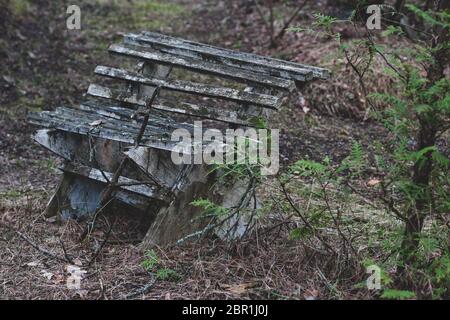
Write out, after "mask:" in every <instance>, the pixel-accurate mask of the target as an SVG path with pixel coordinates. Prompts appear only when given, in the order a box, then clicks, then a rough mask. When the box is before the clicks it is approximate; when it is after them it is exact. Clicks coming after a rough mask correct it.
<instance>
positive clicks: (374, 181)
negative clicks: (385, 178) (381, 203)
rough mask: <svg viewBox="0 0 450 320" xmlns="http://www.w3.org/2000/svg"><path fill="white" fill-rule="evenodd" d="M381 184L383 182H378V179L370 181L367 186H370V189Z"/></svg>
mask: <svg viewBox="0 0 450 320" xmlns="http://www.w3.org/2000/svg"><path fill="white" fill-rule="evenodd" d="M380 182H381V180H378V179H370V180H369V181H368V182H367V185H368V186H370V187H373V186H375V185H377V184H379V183H380Z"/></svg>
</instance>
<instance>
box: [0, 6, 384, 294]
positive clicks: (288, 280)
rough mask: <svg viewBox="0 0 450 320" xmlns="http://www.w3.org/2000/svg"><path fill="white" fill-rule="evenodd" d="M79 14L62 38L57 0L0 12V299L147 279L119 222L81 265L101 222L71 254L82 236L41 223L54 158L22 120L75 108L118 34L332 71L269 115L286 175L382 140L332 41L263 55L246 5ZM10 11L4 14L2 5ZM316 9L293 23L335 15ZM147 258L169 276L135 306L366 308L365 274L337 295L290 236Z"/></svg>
mask: <svg viewBox="0 0 450 320" xmlns="http://www.w3.org/2000/svg"><path fill="white" fill-rule="evenodd" d="M78 2H79V3H80V7H81V10H82V29H81V30H80V31H67V30H66V28H65V18H66V13H65V11H66V8H67V2H65V1H51V2H50V1H43V0H38V1H32V2H31V1H30V2H28V1H25V0H23V1H5V0H0V9H2V10H1V12H0V15H3V17H1V16H0V27H1V30H6V31H5V32H2V34H1V35H0V57H1V61H2V64H1V66H0V68H2V70H1V72H0V88H1V94H0V133H1V138H0V219H1V220H2V221H3V222H5V223H7V224H8V225H10V226H12V227H13V228H14V230H11V229H5V228H0V230H1V231H0V299H72V298H81V299H124V298H127V297H129V295H130V294H131V293H133V292H134V291H135V290H138V289H139V288H142V287H143V286H145V285H146V284H147V283H148V282H149V281H152V278H150V276H149V274H148V273H147V272H146V271H145V269H144V268H143V267H142V261H143V253H142V251H141V250H140V249H139V247H138V246H137V245H136V243H135V241H133V239H128V240H127V234H126V232H127V231H125V230H126V228H127V227H129V225H126V222H124V226H123V228H122V229H121V228H120V227H117V230H113V234H112V237H111V241H110V242H108V243H107V245H106V246H105V247H104V248H103V250H102V252H101V254H100V255H99V257H98V258H97V259H96V260H95V261H94V262H93V263H92V264H91V265H90V266H87V264H88V262H89V260H90V257H91V256H92V253H93V252H94V251H95V249H96V246H98V245H99V243H100V242H101V239H102V238H103V237H104V230H106V226H107V224H108V221H106V220H105V221H102V223H101V225H99V227H98V230H97V231H96V232H95V233H94V234H93V239H92V241H90V242H89V243H81V244H80V243H78V242H77V235H78V234H79V232H80V230H81V228H82V226H81V224H78V223H77V222H75V221H69V222H67V223H65V224H64V225H59V224H56V223H55V221H54V220H52V219H46V218H44V217H43V216H42V212H43V209H44V208H45V205H46V202H47V201H48V199H49V197H50V196H51V194H52V191H53V190H54V189H55V187H56V184H57V182H58V179H59V177H60V176H59V173H58V170H57V169H56V168H57V165H58V163H59V160H58V159H57V158H56V157H54V156H53V155H52V154H50V153H49V152H47V151H45V150H44V149H43V148H41V147H39V146H38V145H37V144H35V143H33V141H32V139H31V134H32V132H33V130H35V128H33V127H31V126H30V125H28V124H27V122H26V114H27V112H29V111H36V110H49V109H53V108H55V107H56V106H60V105H65V104H68V105H70V104H75V103H77V102H79V101H81V100H82V99H83V94H84V92H85V91H86V88H87V86H88V84H89V82H90V81H91V80H92V78H93V69H94V68H95V66H96V65H97V64H100V63H102V64H104V63H106V62H105V61H109V60H108V59H110V58H109V57H108V54H107V52H106V48H107V46H108V44H110V43H112V42H114V41H118V40H119V39H120V37H121V35H122V34H123V33H124V32H129V31H140V30H144V29H146V30H151V31H158V32H162V33H166V34H171V35H176V36H180V37H184V38H188V39H192V40H196V41H199V42H206V43H211V44H214V45H218V46H223V47H229V48H232V49H236V50H241V51H248V52H256V53H259V54H264V55H270V56H274V57H279V58H284V59H289V60H293V61H299V62H300V61H301V62H302V63H305V64H311V65H317V66H321V67H327V68H331V69H333V71H334V73H335V77H334V78H333V80H330V81H329V82H318V83H314V84H312V85H311V86H309V87H307V88H305V90H304V92H303V96H302V95H300V94H297V95H294V96H293V97H292V98H291V100H290V102H289V103H287V104H286V105H285V106H284V107H283V109H282V110H281V111H280V112H279V113H278V114H277V115H276V116H275V119H274V121H273V125H272V126H273V127H279V128H280V129H281V154H282V163H283V166H286V165H288V164H291V163H293V162H294V161H296V160H298V159H300V158H305V157H309V158H311V159H315V160H321V159H323V158H324V157H325V156H329V157H330V158H331V159H332V160H333V161H336V162H337V161H339V160H342V159H343V158H344V157H345V156H346V155H347V154H348V152H349V150H350V147H351V143H352V141H353V140H357V141H360V142H361V143H362V144H363V145H370V144H371V142H372V141H374V140H382V139H383V137H384V136H385V135H386V133H385V131H384V130H383V129H382V128H381V127H380V126H379V125H377V124H376V123H374V122H371V121H362V120H360V119H361V114H363V113H364V111H365V109H364V108H365V107H364V101H363V98H361V92H360V90H359V89H358V88H357V87H358V85H357V83H356V81H355V79H353V78H350V77H348V80H347V81H343V79H344V76H343V75H341V72H342V73H345V72H347V75H348V68H346V67H345V65H344V64H343V63H342V61H338V58H333V51H334V50H335V49H336V45H335V44H333V43H332V41H329V40H323V39H320V38H319V37H314V36H311V35H303V34H302V35H299V34H294V33H287V34H286V35H285V37H284V38H283V39H282V41H280V45H279V46H278V47H276V48H269V46H268V44H267V42H268V36H267V32H266V31H267V30H265V26H264V23H263V22H262V21H261V19H260V17H259V15H258V14H257V12H256V11H255V10H254V9H252V8H250V7H248V6H246V5H244V3H245V1H220V0H201V1H182V0H179V1H170V2H166V1H160V2H159V1H142V0H135V1H85V0H83V1H78ZM7 3H9V5H8V6H9V7H8V8H9V9H8V10H6V11H5V10H3V8H1V7H2V6H7ZM314 6H315V7H314V8H308V7H307V9H305V13H304V14H301V15H300V17H299V19H298V23H308V21H310V20H309V19H310V18H311V12H314V11H321V10H322V11H324V12H325V13H327V12H326V11H327V10H331V8H328V7H326V6H325V4H323V3H322V2H321V1H317V2H315V4H314ZM280 14H283V12H281V13H280ZM349 36H351V34H350V35H349ZM336 66H337V67H336ZM376 81H378V80H376ZM382 85H383V84H380V86H382ZM32 243H33V244H36V245H38V246H39V248H40V249H36V248H34V247H33V246H32ZM44 249H45V250H47V251H49V252H51V253H52V256H49V255H45V254H43V251H44ZM64 251H65V252H66V253H67V256H68V258H67V257H66V256H65V254H64ZM156 254H157V255H158V257H159V262H158V264H159V266H160V267H159V268H160V269H159V270H162V271H161V273H164V270H166V271H168V270H170V272H169V276H164V275H162V276H161V275H160V276H159V277H156V278H155V279H156V281H155V283H154V284H153V285H152V287H151V289H150V290H149V291H148V292H147V293H146V294H141V295H137V296H135V298H144V299H187V298H190V299H200V298H204V299H217V298H222V299H226V298H238V299H254V298H261V299H305V298H308V299H311V298H312V299H322V298H336V299H337V298H350V299H353V298H368V297H370V293H368V292H367V291H366V290H360V289H357V288H356V283H357V282H360V281H362V280H363V278H362V277H363V276H364V272H362V274H355V273H352V272H349V274H348V278H347V279H344V280H342V281H341V282H340V283H332V282H331V281H328V280H326V278H327V273H326V272H325V271H324V270H322V271H323V272H321V270H320V268H319V267H317V268H316V267H314V268H312V267H310V266H311V264H310V263H309V262H308V264H307V263H306V262H305V261H304V259H305V257H304V255H303V251H302V249H301V248H300V247H299V246H296V245H295V243H293V242H292V241H290V240H289V239H288V238H283V237H281V238H277V239H275V240H274V239H263V238H262V239H260V242H256V243H255V241H254V239H253V238H252V239H249V240H247V241H243V242H240V243H236V244H233V245H232V246H231V247H230V245H229V244H226V243H221V242H219V241H213V240H210V239H205V240H203V241H201V242H195V243H187V244H184V245H182V246H176V247H170V248H157V249H156ZM68 260H70V262H71V263H69V261H68ZM68 264H76V265H79V266H80V268H82V269H84V270H86V272H87V276H86V277H85V278H84V280H83V283H82V290H78V291H74V290H70V289H68V288H67V286H66V281H67V276H68V274H67V265H68ZM318 265H319V266H320V264H318ZM166 273H167V272H166ZM170 275H171V276H170ZM174 275H176V276H174ZM324 278H325V280H324Z"/></svg>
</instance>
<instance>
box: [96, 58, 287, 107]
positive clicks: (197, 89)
mask: <svg viewBox="0 0 450 320" xmlns="http://www.w3.org/2000/svg"><path fill="white" fill-rule="evenodd" d="M95 73H96V74H98V75H102V76H106V77H110V78H116V79H121V80H126V81H130V82H135V83H140V84H144V85H148V86H155V87H156V86H159V87H161V88H163V89H167V90H173V91H179V92H185V93H191V94H198V95H202V96H206V97H212V98H219V99H220V98H221V99H225V100H230V101H235V102H248V103H251V104H254V105H259V106H262V107H266V108H271V109H278V108H279V107H280V104H281V99H280V98H278V97H274V96H270V95H264V94H256V93H250V92H244V91H240V90H236V89H232V88H225V87H218V86H211V85H206V84H203V83H196V82H191V81H181V80H161V79H154V78H153V79H152V78H147V77H144V76H142V75H140V74H138V73H134V72H130V71H126V70H123V69H117V68H111V67H105V66H98V67H97V68H95Z"/></svg>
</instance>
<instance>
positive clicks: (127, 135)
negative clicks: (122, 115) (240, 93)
mask: <svg viewBox="0 0 450 320" xmlns="http://www.w3.org/2000/svg"><path fill="white" fill-rule="evenodd" d="M84 107H85V108H86V110H85V111H84V112H83V110H78V109H69V108H58V109H57V110H55V111H44V112H40V113H34V112H30V113H29V114H28V120H29V122H30V123H31V124H35V125H38V126H41V127H45V128H49V129H58V130H62V131H66V132H72V133H76V134H81V135H90V136H92V137H98V138H103V139H107V140H113V141H119V142H123V143H126V144H129V145H133V144H134V139H135V138H136V136H137V133H138V132H139V130H140V124H138V123H137V122H130V121H121V120H117V119H115V118H108V117H105V116H103V115H102V114H100V113H98V111H99V108H101V107H100V106H99V105H95V104H94V105H91V106H89V105H86V104H84ZM103 108H108V107H103ZM151 119H152V118H150V123H149V125H148V126H147V128H146V131H145V132H144V135H143V137H142V140H141V144H140V145H142V146H147V147H152V148H156V149H160V150H166V151H172V150H173V149H174V148H175V147H176V146H177V145H178V144H179V142H178V141H172V140H171V134H172V130H174V129H177V128H184V129H186V130H188V131H190V132H192V130H193V126H192V125H190V124H185V123H178V124H176V126H174V125H173V124H172V123H166V124H159V123H156V124H155V123H152V122H151ZM94 122H95V123H99V124H98V125H94V126H93V125H91V124H92V123H94ZM177 152H178V151H177ZM180 152H185V153H187V154H189V155H191V154H192V151H191V150H188V149H186V150H181V151H180Z"/></svg>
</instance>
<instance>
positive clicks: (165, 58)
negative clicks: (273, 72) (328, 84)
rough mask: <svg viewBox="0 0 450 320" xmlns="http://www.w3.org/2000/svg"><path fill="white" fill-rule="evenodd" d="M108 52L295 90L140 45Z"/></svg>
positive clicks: (115, 46) (278, 80) (281, 83)
mask: <svg viewBox="0 0 450 320" xmlns="http://www.w3.org/2000/svg"><path fill="white" fill-rule="evenodd" d="M109 51H110V52H112V53H116V54H122V55H126V56H130V57H134V58H139V59H145V60H150V61H153V62H158V63H163V64H167V65H175V66H179V67H183V68H185V69H188V70H194V71H198V72H201V73H207V74H213V75H219V76H222V77H225V78H229V79H232V80H235V81H239V82H243V83H250V84H258V85H262V86H266V87H270V88H276V89H281V90H287V91H292V90H294V89H295V83H294V81H291V80H287V79H283V78H277V77H273V76H269V75H262V74H260V73H259V74H258V73H255V72H252V71H248V70H245V69H242V68H237V67H233V66H227V65H224V64H218V63H211V62H208V61H203V60H199V59H193V58H190V57H183V56H179V55H174V54H169V53H163V52H160V51H156V50H152V49H150V48H149V47H144V46H140V45H126V44H125V45H119V44H113V45H111V46H110V47H109Z"/></svg>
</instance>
